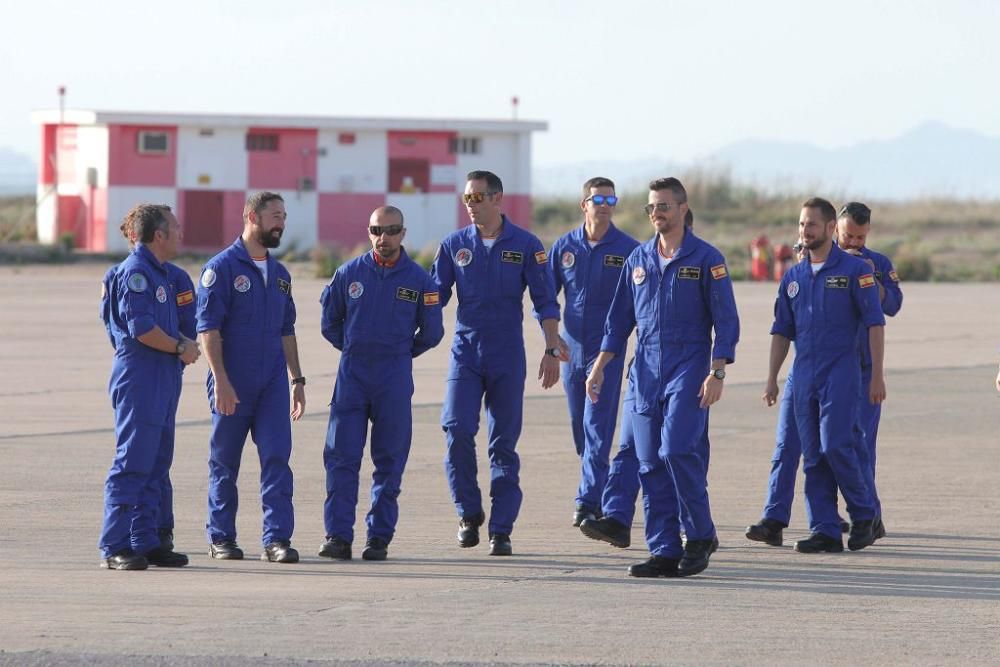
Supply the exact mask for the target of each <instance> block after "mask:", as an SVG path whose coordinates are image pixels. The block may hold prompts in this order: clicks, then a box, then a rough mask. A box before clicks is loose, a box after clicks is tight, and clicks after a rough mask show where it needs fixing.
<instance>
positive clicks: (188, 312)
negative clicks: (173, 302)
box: [101, 206, 198, 551]
mask: <svg viewBox="0 0 1000 667" xmlns="http://www.w3.org/2000/svg"><path fill="white" fill-rule="evenodd" d="M163 208H164V209H166V210H167V211H170V207H169V206H164V207H163ZM133 222H134V220H133V219H132V218H131V217H126V218H125V220H124V221H123V222H122V224H121V227H120V229H121V232H122V236H124V237H125V239H126V240H127V241H128V243H129V247H130V248H133V249H134V248H135V241H136V234H135V229H134V228H133V227H132V223H133ZM163 266H164V267H165V268H166V269H167V273H168V274H169V275H170V284H171V286H172V287H173V288H174V293H175V294H176V295H177V297H176V299H177V322H178V329H179V330H180V334H181V335H182V336H183V337H184V339H185V341H184V343H185V345H197V342H196V341H195V339H196V338H197V337H198V334H197V327H196V324H195V323H196V319H195V312H194V311H195V308H194V283H193V282H191V276H189V275H188V274H187V271H185V270H184V269H182V268H181V267H179V266H177V265H176V264H172V263H170V262H164V263H163ZM120 267H121V265H120V264H118V265H115V266H112V267H111V268H110V269H108V271H107V273H105V274H104V279H103V280H102V281H101V320H102V321H103V322H104V328H105V329H106V330H107V332H108V338H109V339H110V340H111V347H112V348H114V347H115V337H114V335H113V334H112V332H111V282H112V280H113V279H114V276H115V273H116V272H117V271H118V269H119V268H120ZM181 372H182V373H183V372H184V367H183V366H182V367H181ZM182 388H183V383H179V384H178V385H177V391H178V396H177V400H178V402H179V401H180V391H181V389H182ZM156 533H157V536H158V537H159V538H160V548H161V549H163V550H165V551H173V550H174V487H173V484H171V482H170V475H169V474H166V475H164V476H163V485H162V487H161V488H160V506H159V508H158V511H157V520H156Z"/></svg>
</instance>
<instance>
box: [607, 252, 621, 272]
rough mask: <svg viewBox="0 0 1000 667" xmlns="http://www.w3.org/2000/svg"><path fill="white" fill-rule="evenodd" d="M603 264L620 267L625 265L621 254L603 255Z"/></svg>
mask: <svg viewBox="0 0 1000 667" xmlns="http://www.w3.org/2000/svg"><path fill="white" fill-rule="evenodd" d="M604 266H611V267H614V268H616V269H620V268H622V267H623V266H625V258H624V257H622V256H621V255H605V256H604Z"/></svg>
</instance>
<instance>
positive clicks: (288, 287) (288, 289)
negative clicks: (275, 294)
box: [278, 278, 292, 296]
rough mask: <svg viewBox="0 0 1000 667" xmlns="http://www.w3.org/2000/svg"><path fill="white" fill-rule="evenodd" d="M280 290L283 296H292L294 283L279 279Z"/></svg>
mask: <svg viewBox="0 0 1000 667" xmlns="http://www.w3.org/2000/svg"><path fill="white" fill-rule="evenodd" d="M278 289H279V290H281V293H282V294H288V295H289V296H290V295H291V294H292V283H290V282H288V281H287V280H282V279H281V278H278Z"/></svg>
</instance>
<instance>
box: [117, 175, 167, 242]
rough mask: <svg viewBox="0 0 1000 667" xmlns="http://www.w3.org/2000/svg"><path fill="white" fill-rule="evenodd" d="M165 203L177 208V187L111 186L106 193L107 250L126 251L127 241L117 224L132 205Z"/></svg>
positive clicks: (119, 223)
mask: <svg viewBox="0 0 1000 667" xmlns="http://www.w3.org/2000/svg"><path fill="white" fill-rule="evenodd" d="M144 202H145V203H149V204H166V205H167V206H169V207H170V208H172V209H173V210H174V211H176V210H177V189H176V188H173V187H156V186H143V185H118V186H111V187H110V188H109V189H108V194H107V218H106V219H107V221H108V222H107V248H106V250H107V251H109V252H126V251H128V241H126V240H125V237H124V236H122V234H121V231H120V230H119V226H120V225H121V222H122V220H124V219H125V214H126V213H128V212H129V211H130V210H131V209H132V207H133V206H135V205H136V204H141V203H144Z"/></svg>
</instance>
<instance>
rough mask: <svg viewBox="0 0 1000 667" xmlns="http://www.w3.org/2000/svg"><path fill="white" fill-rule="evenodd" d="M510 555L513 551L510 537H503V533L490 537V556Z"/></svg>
mask: <svg viewBox="0 0 1000 667" xmlns="http://www.w3.org/2000/svg"><path fill="white" fill-rule="evenodd" d="M512 553H513V550H512V549H511V546H510V535H504V534H503V533H497V534H496V535H490V555H491V556H509V555H511V554H512Z"/></svg>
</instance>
